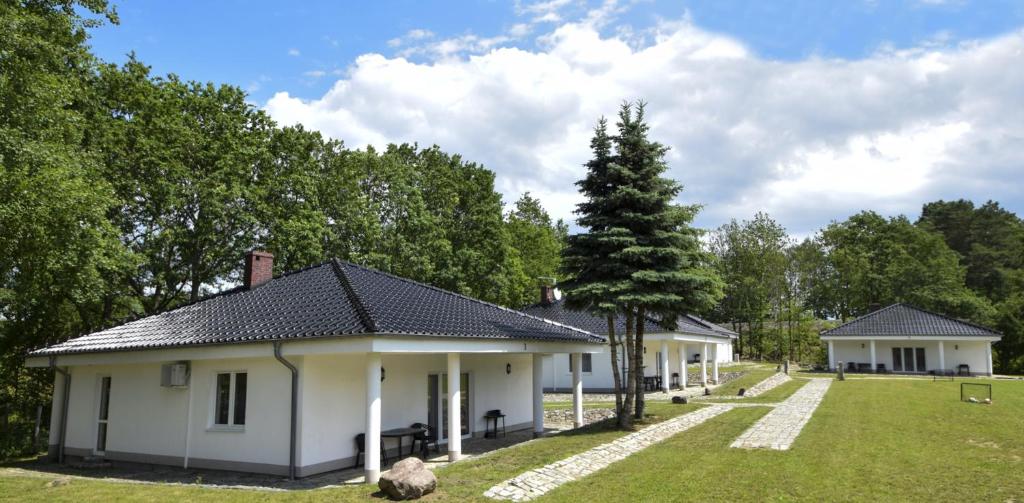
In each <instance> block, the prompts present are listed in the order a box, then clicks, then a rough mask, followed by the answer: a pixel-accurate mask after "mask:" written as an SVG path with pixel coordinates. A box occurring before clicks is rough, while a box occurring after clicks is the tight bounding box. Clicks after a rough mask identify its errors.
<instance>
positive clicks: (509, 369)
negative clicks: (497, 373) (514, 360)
mask: <svg viewBox="0 0 1024 503" xmlns="http://www.w3.org/2000/svg"><path fill="white" fill-rule="evenodd" d="M505 373H506V374H511V373H512V364H511V363H506V364H505Z"/></svg>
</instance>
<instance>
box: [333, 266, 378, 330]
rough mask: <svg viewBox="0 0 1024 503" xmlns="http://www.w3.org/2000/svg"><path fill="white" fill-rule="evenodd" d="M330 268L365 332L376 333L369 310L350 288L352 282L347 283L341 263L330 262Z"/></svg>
mask: <svg viewBox="0 0 1024 503" xmlns="http://www.w3.org/2000/svg"><path fill="white" fill-rule="evenodd" d="M331 267H332V268H333V269H334V275H335V276H336V277H337V278H338V282H339V283H341V288H342V290H344V291H345V296H346V297H348V301H349V302H351V303H352V307H354V308H355V309H356V313H357V314H358V315H359V321H360V322H361V323H362V324H363V326H364V327H365V328H366V331H367V332H369V333H373V332H376V331H377V321H376V320H375V319H374V318H373V315H372V314H370V310H369V309H367V308H366V305H365V304H363V299H361V298H359V294H358V293H356V290H355V288H353V287H352V282H351V281H349V279H348V276H347V275H346V274H345V271H343V270H342V268H341V261H340V260H338V259H336V258H335V259H332V260H331Z"/></svg>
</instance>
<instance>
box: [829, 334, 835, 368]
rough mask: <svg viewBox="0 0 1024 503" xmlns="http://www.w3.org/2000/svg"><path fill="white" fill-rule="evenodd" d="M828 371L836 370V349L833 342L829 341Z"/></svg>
mask: <svg viewBox="0 0 1024 503" xmlns="http://www.w3.org/2000/svg"><path fill="white" fill-rule="evenodd" d="M828 369H829V370H835V369H836V347H835V343H834V342H833V341H828Z"/></svg>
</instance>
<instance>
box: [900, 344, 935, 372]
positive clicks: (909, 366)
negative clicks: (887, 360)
mask: <svg viewBox="0 0 1024 503" xmlns="http://www.w3.org/2000/svg"><path fill="white" fill-rule="evenodd" d="M892 369H893V370H894V371H896V372H927V371H928V363H927V361H926V360H925V357H924V348H892Z"/></svg>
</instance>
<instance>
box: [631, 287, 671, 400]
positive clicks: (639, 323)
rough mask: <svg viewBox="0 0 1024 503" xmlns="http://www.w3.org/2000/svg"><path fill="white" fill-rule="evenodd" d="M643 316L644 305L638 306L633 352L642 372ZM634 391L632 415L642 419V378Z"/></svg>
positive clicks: (666, 377) (665, 377)
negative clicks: (634, 405)
mask: <svg viewBox="0 0 1024 503" xmlns="http://www.w3.org/2000/svg"><path fill="white" fill-rule="evenodd" d="M645 316H646V313H645V311H644V307H643V306H640V307H638V308H637V310H636V351H635V353H636V354H637V355H638V356H637V369H640V372H643V368H644V366H643V362H644V324H645V323H644V317H645ZM662 357H663V358H667V357H668V355H662ZM659 364H660V362H659ZM641 375H642V374H641ZM661 378H662V379H668V376H661ZM636 393H637V394H636V414H635V415H634V417H635V418H636V419H643V418H644V408H645V405H646V402H647V401H646V400H645V399H644V382H643V379H640V380H639V382H638V383H637V388H636Z"/></svg>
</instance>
